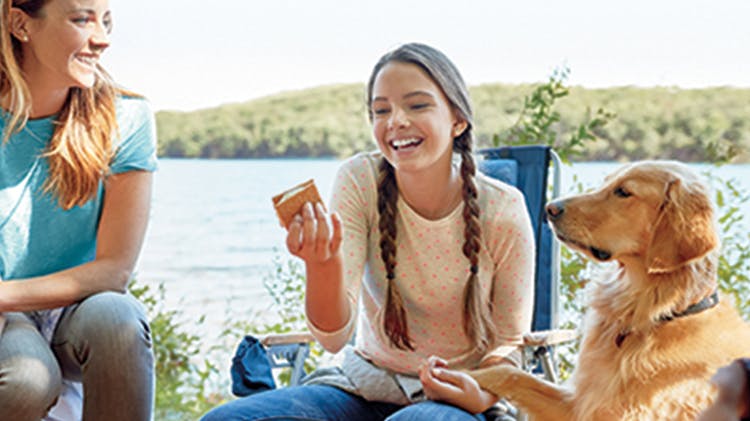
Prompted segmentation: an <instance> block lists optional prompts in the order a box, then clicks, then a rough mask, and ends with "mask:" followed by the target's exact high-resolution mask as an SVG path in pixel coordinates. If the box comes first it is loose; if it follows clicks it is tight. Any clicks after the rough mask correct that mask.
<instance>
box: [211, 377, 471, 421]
mask: <svg viewBox="0 0 750 421" xmlns="http://www.w3.org/2000/svg"><path fill="white" fill-rule="evenodd" d="M250 420H256V421H257V420H305V421H320V420H352V421H354V420H356V421H382V420H388V421H412V420H413V421H424V420H427V421H438V420H439V421H476V420H480V421H484V420H485V418H484V416H483V415H482V414H476V415H474V414H470V413H468V412H466V411H464V410H462V409H460V408H457V407H455V406H451V405H448V404H445V403H440V402H433V401H425V402H420V403H416V404H412V405H408V406H401V405H396V404H391V403H385V402H370V401H367V400H365V399H362V398H361V397H359V396H355V395H353V394H351V393H348V392H345V391H343V390H340V389H337V388H335V387H332V386H322V385H312V386H294V387H287V388H283V389H276V390H271V391H267V392H261V393H258V394H255V395H251V396H248V397H245V398H241V399H237V400H235V401H232V402H229V403H227V404H225V405H222V406H219V407H218V408H215V409H213V410H212V411H210V412H208V413H207V414H206V415H204V416H203V418H201V421H250Z"/></svg>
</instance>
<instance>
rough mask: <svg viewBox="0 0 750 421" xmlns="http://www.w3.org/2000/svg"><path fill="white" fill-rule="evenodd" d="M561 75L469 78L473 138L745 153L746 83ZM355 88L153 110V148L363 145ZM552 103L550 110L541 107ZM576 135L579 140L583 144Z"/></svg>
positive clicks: (268, 152)
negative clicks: (601, 85)
mask: <svg viewBox="0 0 750 421" xmlns="http://www.w3.org/2000/svg"><path fill="white" fill-rule="evenodd" d="M565 77H567V70H564V71H560V72H558V73H556V74H555V75H553V76H552V78H551V79H552V80H555V81H557V82H559V84H557V85H556V84H554V83H547V84H542V85H541V86H532V85H504V84H484V85H480V86H475V87H472V88H470V89H469V90H470V93H471V97H472V99H473V102H474V116H475V118H474V120H475V127H476V129H475V136H476V139H477V146H478V147H489V146H492V145H493V138H496V140H499V141H502V142H503V143H506V141H507V143H509V144H516V143H515V142H523V141H525V140H524V139H523V138H519V137H518V136H517V133H513V130H517V128H518V127H523V126H524V125H528V126H529V130H528V131H524V132H522V134H528V135H529V138H530V139H535V138H537V139H540V141H541V140H544V142H548V141H550V140H551V139H555V143H554V146H555V147H556V148H557V149H558V150H560V151H562V152H564V150H565V148H568V147H570V148H571V149H572V150H571V154H570V155H569V156H568V155H567V154H565V153H564V155H565V156H566V157H568V158H569V159H570V160H575V161H596V160H615V161H617V160H634V159H647V158H670V159H678V160H682V161H686V162H717V161H719V160H721V159H726V158H727V157H730V156H733V154H736V156H735V157H734V162H750V124H748V118H747V116H748V115H750V89H739V88H707V89H675V88H668V87H656V88H635V87H618V88H608V89H584V88H581V87H575V86H572V87H566V86H563V84H562V82H563V81H564V80H565ZM364 92H365V91H364V85H362V84H347V85H332V86H322V87H317V88H311V89H307V90H301V91H295V92H286V93H282V94H278V95H273V96H270V97H266V98H260V99H256V100H252V101H248V102H245V103H240V104H228V105H223V106H221V107H217V108H210V109H205V110H198V111H192V112H174V111H161V112H159V113H157V115H156V119H157V129H158V134H159V155H160V156H168V157H187V158H196V157H203V158H265V157H300V156H310V157H319V156H336V157H348V156H350V155H352V154H353V153H355V152H359V151H364V150H371V149H373V148H374V144H373V142H372V136H371V129H370V127H369V124H368V122H367V118H366V114H365V106H364ZM529 92H531V95H529ZM552 103H554V107H555V109H556V111H553V112H547V110H546V109H545V107H547V106H551V104H552ZM604 109H606V110H607V111H604ZM537 113H540V114H539V115H537ZM615 114H616V115H617V118H616V119H612V116H613V115H615ZM604 121H607V124H606V125H603V124H600V123H602V122H604ZM511 127H516V129H509V128H511ZM548 129H549V130H548ZM534 131H536V133H534ZM588 135H594V136H596V137H597V138H598V140H597V141H596V142H593V141H590V139H589V138H588ZM575 139H582V140H585V141H586V143H585V147H584V145H583V144H578V143H576V142H575Z"/></svg>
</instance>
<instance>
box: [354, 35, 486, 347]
mask: <svg viewBox="0 0 750 421" xmlns="http://www.w3.org/2000/svg"><path fill="white" fill-rule="evenodd" d="M390 62H400V63H410V64H413V65H415V66H417V67H419V68H420V69H422V70H423V71H424V72H425V73H426V74H427V75H428V76H429V77H430V78H431V79H432V80H433V82H435V84H437V85H438V87H440V89H441V90H442V91H443V94H445V97H446V98H447V99H448V101H449V102H450V104H451V106H452V108H453V110H454V111H455V112H456V113H458V115H459V117H460V118H461V119H462V120H463V121H464V122H466V125H467V127H466V130H464V131H463V133H461V134H460V135H458V136H456V137H455V138H454V139H453V151H454V152H457V153H459V154H460V155H461V180H462V181H463V187H462V197H463V201H464V209H463V217H464V223H465V228H464V243H463V247H462V251H463V253H464V256H466V259H467V261H468V262H467V263H468V264H469V269H470V270H469V279H468V280H467V282H466V287H465V288H464V317H463V328H464V332H465V333H466V336H467V337H468V338H469V342H471V344H472V345H473V346H474V348H475V349H476V350H477V351H479V352H485V351H486V350H487V349H488V348H489V346H490V345H491V344H492V343H493V342H494V338H495V336H496V334H495V328H494V324H493V323H492V318H491V314H492V305H493V303H492V301H491V300H490V302H483V300H482V291H481V287H480V285H479V249H480V244H481V242H480V237H481V234H482V233H481V228H480V225H479V204H478V203H477V186H476V183H475V182H474V176H475V175H476V164H475V162H474V158H473V147H474V138H473V134H472V129H473V121H472V120H473V117H472V116H473V112H472V108H471V101H470V99H469V91H468V89H466V84H465V83H464V81H463V78H462V77H461V74H460V73H459V72H458V69H457V68H456V66H455V65H454V64H453V63H452V62H451V61H450V60H449V59H448V57H446V56H445V55H444V54H443V53H441V52H440V51H438V50H436V49H434V48H432V47H430V46H427V45H424V44H418V43H411V44H405V45H402V46H401V47H399V48H397V49H395V50H393V51H391V52H389V53H387V54H385V55H384V56H383V57H381V59H380V60H379V61H378V63H377V64H376V65H375V67H374V68H373V70H372V73H371V75H370V80H369V82H368V84H367V109H368V113H369V118H370V120H371V121H372V117H373V116H372V99H373V98H372V94H373V92H372V91H373V87H374V84H375V79H376V78H377V76H378V74H379V73H380V71H381V70H382V69H383V67H385V65H386V64H388V63H390ZM397 198H398V186H397V184H396V176H395V174H394V169H393V166H391V164H390V163H389V162H388V161H387V160H385V159H383V160H382V161H381V163H380V179H379V181H378V212H379V215H380V220H379V226H378V227H379V229H380V238H381V239H380V252H381V253H380V254H381V258H382V260H383V263H384V264H385V270H386V277H387V278H388V279H387V283H386V284H387V293H386V304H385V317H384V321H383V324H384V329H385V332H386V334H387V336H388V338H389V340H390V342H391V344H392V345H393V346H395V347H396V348H399V349H411V350H414V346H413V344H412V341H411V337H410V336H409V326H408V324H407V321H406V311H405V308H404V303H403V298H402V297H401V293H400V292H399V291H398V288H397V287H396V285H395V284H394V279H395V278H396V271H395V268H396V244H395V243H396V199H397Z"/></svg>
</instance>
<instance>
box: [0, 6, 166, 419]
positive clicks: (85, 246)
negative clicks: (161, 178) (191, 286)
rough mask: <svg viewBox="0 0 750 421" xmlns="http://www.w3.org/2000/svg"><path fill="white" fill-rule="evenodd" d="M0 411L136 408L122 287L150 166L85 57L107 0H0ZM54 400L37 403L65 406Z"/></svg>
mask: <svg viewBox="0 0 750 421" xmlns="http://www.w3.org/2000/svg"><path fill="white" fill-rule="evenodd" d="M0 5H2V12H1V16H0V44H2V53H1V57H0V108H2V113H1V114H0V128H2V133H3V136H2V137H3V139H2V143H0V278H1V279H2V282H0V313H2V314H3V317H4V318H5V321H6V325H5V328H4V330H3V331H2V335H1V336H0V419H3V420H39V419H41V418H44V417H45V414H47V413H48V410H49V409H50V408H51V407H53V406H54V404H55V403H56V402H58V396H60V393H61V391H62V390H63V385H64V384H65V385H66V386H69V387H67V388H66V389H65V393H64V396H63V397H64V398H72V399H73V400H75V398H78V399H79V400H80V396H77V392H78V393H80V392H79V391H80V388H76V387H75V382H81V383H82V385H83V406H82V416H83V418H84V419H87V420H104V419H106V420H129V421H133V420H149V419H150V418H151V412H152V406H153V402H152V401H153V387H154V377H153V353H152V349H151V338H150V335H149V328H148V323H147V320H146V316H145V314H144V312H143V309H142V307H141V306H140V304H138V303H137V302H136V301H135V300H134V299H133V298H132V297H131V296H129V295H126V294H125V291H126V286H127V284H128V281H129V280H130V277H131V274H132V271H133V268H134V265H135V262H136V259H137V256H138V253H139V251H140V248H141V243H142V241H143V236H144V232H145V229H146V224H147V220H148V212H149V204H150V195H151V172H152V171H153V170H155V168H156V159H155V134H154V122H153V115H152V113H151V111H150V109H149V107H148V105H147V104H146V102H145V101H144V100H143V99H141V98H138V97H134V96H132V95H127V94H125V93H124V92H123V91H122V90H120V89H119V88H117V87H116V86H115V85H114V84H113V82H112V81H111V79H110V78H109V76H108V75H107V74H106V73H105V72H104V70H103V69H102V68H101V66H100V65H99V64H98V60H99V57H100V55H101V54H102V53H103V52H104V50H106V49H107V47H109V32H110V30H111V27H112V16H111V13H110V11H109V4H108V1H107V0H0ZM80 411H81V404H80V402H77V403H76V402H71V401H70V400H69V399H60V400H59V402H58V405H57V407H55V409H54V410H53V412H51V413H50V414H49V415H50V416H53V417H65V418H66V419H71V418H79V417H80V414H79V413H80Z"/></svg>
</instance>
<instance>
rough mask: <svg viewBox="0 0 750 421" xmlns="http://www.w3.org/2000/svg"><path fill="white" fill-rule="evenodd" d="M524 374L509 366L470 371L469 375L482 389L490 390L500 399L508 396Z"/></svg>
mask: <svg viewBox="0 0 750 421" xmlns="http://www.w3.org/2000/svg"><path fill="white" fill-rule="evenodd" d="M523 374H524V372H523V371H521V370H519V369H518V368H516V367H513V366H512V365H508V364H502V365H496V366H492V367H487V368H482V369H479V370H474V371H470V372H469V375H470V376H471V377H473V378H474V379H475V380H476V381H477V383H479V385H480V386H482V389H485V390H489V391H490V392H492V393H494V394H495V395H496V396H498V397H503V396H507V394H508V392H509V391H510V389H511V388H512V387H513V384H515V383H516V382H517V380H518V378H519V376H522V375H523Z"/></svg>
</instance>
